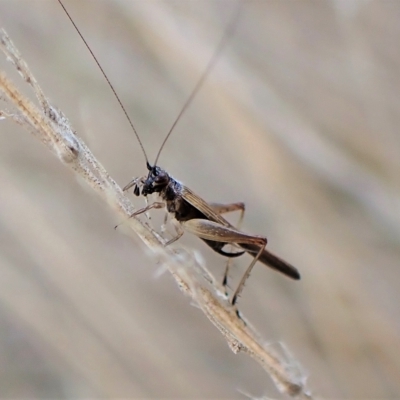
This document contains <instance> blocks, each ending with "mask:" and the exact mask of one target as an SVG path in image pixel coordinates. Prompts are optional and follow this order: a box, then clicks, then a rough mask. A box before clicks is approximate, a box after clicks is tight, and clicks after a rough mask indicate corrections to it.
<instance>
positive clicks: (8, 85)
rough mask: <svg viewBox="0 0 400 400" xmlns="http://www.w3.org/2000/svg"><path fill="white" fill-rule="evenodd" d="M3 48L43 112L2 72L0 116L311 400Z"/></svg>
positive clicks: (282, 384)
mask: <svg viewBox="0 0 400 400" xmlns="http://www.w3.org/2000/svg"><path fill="white" fill-rule="evenodd" d="M1 49H2V51H3V52H4V54H5V55H6V56H7V58H8V59H9V60H10V61H11V62H12V63H13V64H14V66H15V67H16V69H17V70H18V71H19V73H20V74H21V76H22V78H23V79H24V80H25V81H26V82H27V83H28V84H29V85H30V86H31V87H32V89H33V91H34V93H35V95H36V97H37V99H38V102H39V105H40V108H38V107H37V106H36V105H34V104H33V103H32V102H31V101H30V100H28V99H27V98H25V96H23V95H22V94H21V93H20V92H19V90H18V89H17V88H16V87H15V86H14V85H13V84H12V82H11V81H10V80H9V79H8V78H7V77H6V76H5V74H4V73H1V74H0V89H1V92H2V93H3V94H4V96H5V99H6V100H7V104H8V106H9V107H12V108H11V110H12V111H10V110H7V111H0V117H3V118H4V117H5V118H10V119H12V120H13V121H15V122H16V123H18V124H20V125H22V126H23V127H24V128H25V129H27V130H28V131H29V132H31V133H32V134H33V135H34V136H35V137H36V138H38V139H39V140H41V141H42V142H43V143H44V144H45V145H46V146H47V147H48V149H49V150H51V151H52V152H53V153H54V154H55V155H56V156H57V157H58V159H59V160H60V161H61V162H62V163H63V164H65V165H66V166H67V167H68V168H70V169H71V170H72V171H73V172H74V173H75V174H76V175H77V176H79V177H80V178H81V180H84V181H85V182H86V183H87V184H88V185H89V186H90V187H91V188H92V189H93V190H94V191H95V192H96V193H97V194H98V195H99V196H100V197H101V198H103V199H104V200H105V201H106V202H107V204H108V205H109V206H110V207H111V208H112V209H113V210H114V212H116V213H117V215H118V219H119V220H123V221H126V222H124V224H123V227H125V228H126V227H129V228H130V230H129V229H123V230H124V231H127V232H128V233H131V232H133V231H134V232H135V233H136V234H137V235H138V236H139V237H140V238H141V239H142V241H143V242H144V243H145V244H146V245H147V246H148V247H149V248H150V249H151V250H152V251H153V252H154V253H155V254H156V255H157V256H158V257H160V258H161V260H162V261H163V262H164V263H165V265H166V268H167V269H168V270H169V272H170V273H171V274H172V275H173V277H174V278H175V280H176V281H177V283H178V285H179V287H180V288H181V289H182V290H183V291H184V292H185V293H186V294H188V295H189V296H191V298H192V299H193V300H194V301H195V302H196V304H198V306H199V308H200V309H201V310H202V311H203V312H204V314H205V315H206V316H207V318H208V319H209V320H210V321H211V322H212V323H213V324H214V325H215V326H216V327H217V328H218V330H219V331H220V332H221V333H222V334H223V336H224V337H225V339H226V340H227V343H228V345H229V347H230V348H231V349H232V350H233V351H234V352H235V353H238V352H239V351H243V352H245V353H247V354H249V355H250V356H251V357H252V358H254V359H255V360H256V361H257V362H259V363H260V364H261V366H262V367H263V368H264V369H265V371H266V372H267V373H268V374H269V375H270V376H271V378H272V379H273V381H274V382H275V384H276V386H277V388H278V389H279V390H280V391H281V392H282V393H286V394H288V395H290V396H298V397H299V398H311V396H310V395H309V394H308V393H307V391H306V390H305V379H304V378H302V377H298V376H297V375H295V374H294V373H292V371H291V369H293V366H295V365H297V363H296V362H295V361H294V360H290V361H289V362H288V361H287V360H283V359H282V358H281V357H279V356H277V355H276V354H275V352H273V351H271V349H270V346H267V345H266V343H265V341H264V340H262V339H261V338H260V335H259V334H258V333H257V332H256V331H255V329H253V328H252V327H251V325H250V324H249V323H248V322H246V323H245V322H244V321H245V319H244V318H243V316H242V318H243V319H240V318H239V317H238V315H237V310H236V309H235V308H234V307H232V306H230V304H229V302H228V301H227V298H226V296H225V295H224V293H223V290H222V288H221V287H220V286H219V285H218V284H217V283H216V280H215V279H214V278H213V277H212V275H211V274H210V273H209V271H208V270H207V269H206V268H205V267H204V266H203V265H202V264H201V263H199V262H198V261H196V259H195V257H194V256H193V255H191V254H190V253H189V252H188V251H187V250H185V249H183V248H178V247H177V246H175V245H174V246H170V247H165V246H164V240H163V238H161V237H160V236H159V235H158V234H157V233H156V232H154V230H152V229H151V227H150V226H148V225H147V224H146V223H144V222H142V221H140V220H139V219H136V218H129V217H130V215H131V214H132V213H133V210H134V207H133V205H132V204H131V202H130V201H129V199H128V198H127V197H125V195H124V194H123V192H122V190H121V188H120V187H119V186H118V184H117V183H116V182H115V181H114V180H113V179H112V178H111V177H110V176H109V174H108V173H107V171H106V170H105V169H104V168H103V166H102V165H101V164H100V163H99V162H98V161H97V160H96V158H95V157H94V156H93V154H92V153H91V151H90V150H89V149H88V147H87V146H86V145H85V143H84V142H83V141H82V140H81V139H80V138H79V137H78V136H77V135H76V132H75V131H74V130H73V128H72V127H71V125H70V123H69V121H68V119H67V118H66V117H65V115H64V114H63V113H62V112H61V111H60V110H58V109H57V108H55V107H54V106H52V105H51V104H50V103H49V101H48V99H47V97H46V96H45V95H44V93H43V91H42V90H41V88H40V87H39V85H38V83H37V81H36V79H35V78H34V76H33V75H32V74H31V72H30V71H29V68H28V66H27V64H26V63H25V62H24V61H23V59H22V58H21V55H20V54H19V52H18V50H17V49H16V48H15V46H14V45H13V43H12V42H11V40H10V38H9V37H8V35H7V34H6V32H5V31H4V30H2V31H1ZM132 236H133V235H132Z"/></svg>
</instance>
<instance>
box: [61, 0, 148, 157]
mask: <svg viewBox="0 0 400 400" xmlns="http://www.w3.org/2000/svg"><path fill="white" fill-rule="evenodd" d="M58 2H59V3H60V5H61V7H62V8H63V10H64V12H65V14H67V17H68V18H69V20H70V21H71V23H72V25H73V26H74V28H75V30H76V31H77V32H78V35H79V36H80V37H81V39H82V41H83V43H84V44H85V46H86V47H87V49H88V50H89V52H90V54H91V55H92V57H93V59H94V61H95V62H96V64H97V66H98V67H99V68H100V71H101V73H102V74H103V76H104V78H105V79H106V81H107V83H108V86H110V88H111V90H112V92H113V93H114V96H115V98H116V99H117V101H118V103H119V105H120V106H121V108H122V111H123V112H124V114H125V116H126V118H127V120H128V122H129V125H130V126H131V128H132V130H133V132H134V133H135V136H136V138H137V140H138V142H139V144H140V147H141V148H142V151H143V154H144V158H145V159H146V163H148V162H149V161H148V158H147V154H146V152H145V150H144V147H143V144H142V141H141V140H140V137H139V135H138V133H137V132H136V129H135V127H134V125H133V122H132V120H131V119H130V118H129V115H128V113H127V111H126V109H125V107H124V105H123V104H122V101H121V99H120V98H119V96H118V95H117V92H116V91H115V89H114V86H113V85H112V84H111V82H110V80H109V79H108V77H107V75H106V73H105V72H104V70H103V68H102V67H101V65H100V63H99V62H98V60H97V58H96V56H95V55H94V53H93V51H92V49H91V48H90V46H89V45H88V43H87V42H86V40H85V38H84V37H83V35H82V34H81V32H80V30H79V29H78V27H77V26H76V24H75V22H74V20H73V19H72V17H71V16H70V15H69V12H68V11H67V9H66V8H65V6H64V4H63V3H62V1H61V0H58Z"/></svg>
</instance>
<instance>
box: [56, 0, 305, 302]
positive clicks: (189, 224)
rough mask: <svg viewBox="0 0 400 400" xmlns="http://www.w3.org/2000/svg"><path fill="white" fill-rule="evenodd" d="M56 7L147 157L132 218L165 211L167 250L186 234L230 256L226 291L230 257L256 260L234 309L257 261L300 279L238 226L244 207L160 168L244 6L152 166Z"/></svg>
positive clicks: (257, 237)
mask: <svg viewBox="0 0 400 400" xmlns="http://www.w3.org/2000/svg"><path fill="white" fill-rule="evenodd" d="M58 2H59V3H60V5H61V7H62V8H63V10H64V12H65V13H66V15H67V17H68V18H69V20H70V21H71V23H72V24H73V26H74V28H75V30H76V31H77V33H78V34H79V36H80V37H81V39H82V41H83V42H84V44H85V46H86V47H87V48H88V50H89V52H90V54H91V55H92V57H93V58H94V61H95V62H96V64H97V66H98V67H99V69H100V71H101V73H102V74H103V76H104V77H105V79H106V81H107V83H108V85H109V86H110V88H111V90H112V92H113V94H114V96H115V97H116V99H117V101H118V103H119V105H120V106H121V108H122V110H123V112H124V114H125V116H126V118H127V120H128V122H129V124H130V126H131V128H132V130H133V132H134V134H135V136H136V138H137V140H138V143H139V146H140V148H141V150H142V152H143V155H144V158H145V162H146V167H147V170H148V172H147V175H144V176H142V177H139V178H134V179H133V180H132V181H130V182H129V183H128V184H127V185H126V186H125V187H124V188H123V191H127V190H129V189H131V188H133V193H134V194H135V195H136V196H143V197H144V198H145V199H146V204H147V205H146V207H144V208H141V209H139V210H138V211H136V212H134V213H133V214H132V215H131V217H135V216H138V215H140V214H143V213H146V212H147V211H149V210H152V209H164V210H165V211H166V215H165V220H164V225H165V224H166V223H167V219H168V216H170V217H171V223H172V225H173V227H174V228H175V230H176V235H175V236H174V237H173V238H172V239H170V240H169V241H167V242H166V244H165V245H166V246H168V245H170V244H172V243H174V242H175V241H177V240H178V239H179V238H181V237H182V235H183V234H184V233H185V232H188V233H191V234H193V235H195V236H197V237H198V238H200V239H201V240H203V241H204V242H205V243H206V244H207V245H208V246H209V247H210V248H211V249H212V250H214V251H215V252H217V253H218V254H220V255H222V256H224V257H227V258H228V263H227V266H226V269H225V273H224V277H223V285H224V287H226V286H227V284H228V272H229V266H230V260H231V259H232V258H235V257H239V256H241V255H243V254H245V253H247V254H249V255H250V256H252V257H253V259H252V260H251V262H250V264H249V265H248V267H247V268H246V270H245V272H244V274H243V276H242V278H241V279H240V281H239V283H238V285H237V287H236V289H235V290H234V291H233V294H232V295H231V296H230V300H229V301H230V303H231V305H235V304H236V303H237V300H238V297H239V296H240V294H241V292H242V290H243V287H244V285H245V283H246V281H247V279H248V277H249V276H250V273H251V271H252V269H253V267H254V266H255V264H256V263H257V261H259V262H261V263H262V264H264V265H266V266H268V267H270V268H272V269H274V270H276V271H278V272H281V273H282V274H284V275H286V276H287V277H289V278H292V279H294V280H299V279H300V273H299V272H298V270H297V269H296V268H295V267H294V266H292V265H291V264H289V263H288V262H286V261H284V260H283V259H281V258H279V257H278V256H276V255H274V254H273V253H271V252H270V251H269V250H267V248H266V246H267V238H266V237H265V236H260V235H253V234H248V233H245V232H243V231H242V230H241V228H240V226H241V222H242V220H243V217H244V212H245V205H244V203H240V202H237V203H230V204H219V203H208V202H206V201H205V200H203V199H202V198H201V197H200V196H199V195H197V194H196V193H194V192H193V191H192V190H191V189H189V188H188V187H187V186H185V185H183V184H182V183H180V182H179V181H178V180H176V179H175V178H173V177H172V176H171V175H170V174H169V173H168V172H167V171H165V170H164V169H163V168H161V167H160V166H159V165H157V163H158V160H159V158H160V155H161V152H162V150H163V148H164V146H165V144H166V142H167V140H168V139H169V138H170V136H171V134H172V132H173V130H174V128H175V126H176V125H177V123H178V121H179V120H180V118H181V116H182V115H183V113H184V112H185V110H186V109H187V108H188V107H189V105H190V103H191V102H192V100H193V99H194V97H195V96H196V94H197V93H198V92H199V90H200V89H201V87H202V85H203V83H204V81H205V79H206V78H207V76H208V75H209V74H210V72H211V70H212V68H213V67H214V66H215V64H216V61H217V60H218V58H219V56H220V55H221V53H222V51H223V49H224V47H225V46H226V44H227V42H228V40H229V38H230V37H231V35H232V32H233V30H234V28H235V26H236V24H237V21H238V18H239V10H240V7H238V8H237V10H236V12H235V15H234V16H233V18H232V19H231V21H230V22H229V24H228V25H227V27H226V28H225V31H224V33H223V36H222V38H221V40H220V42H219V44H218V46H217V47H216V50H215V51H214V53H213V55H212V57H211V59H210V61H209V62H208V64H207V67H206V68H205V70H204V72H203V73H202V75H201V77H200V78H199V80H198V82H197V84H196V85H195V87H194V89H193V90H192V92H191V94H190V96H189V97H188V99H187V100H186V102H185V104H184V106H183V107H182V109H181V111H180V112H179V114H178V116H177V117H176V119H175V121H174V123H173V124H172V127H171V128H170V130H169V131H168V133H167V135H166V137H165V139H164V140H163V142H162V144H161V147H160V149H159V151H158V153H157V156H156V158H155V161H154V163H153V164H151V163H150V162H149V159H148V157H147V154H146V151H145V149H144V146H143V144H142V141H141V140H140V137H139V134H138V133H137V131H136V129H135V127H134V124H133V122H132V120H131V118H130V117H129V115H128V113H127V111H126V109H125V107H124V105H123V104H122V102H121V100H120V98H119V96H118V95H117V93H116V91H115V89H114V87H113V85H112V84H111V82H110V80H109V79H108V77H107V75H106V73H105V72H104V70H103V68H102V67H101V65H100V63H99V62H98V60H97V58H96V56H95V55H94V54H93V52H92V50H91V48H90V46H89V45H88V43H87V42H86V40H85V39H84V37H83V36H82V34H81V32H80V30H79V29H78V27H77V26H76V24H75V22H74V21H73V19H72V17H71V16H70V14H69V13H68V11H67V9H66V7H65V6H64V4H63V2H62V0H58ZM153 194H154V195H156V196H158V201H154V202H152V203H148V202H147V196H149V195H153ZM234 211H240V218H239V222H238V224H237V227H235V226H233V225H232V224H231V223H230V222H228V221H227V220H226V219H225V218H223V216H222V214H225V213H228V212H234ZM226 246H230V247H231V249H233V248H234V249H237V251H233V252H232V250H229V251H226V250H224V249H225V247H226Z"/></svg>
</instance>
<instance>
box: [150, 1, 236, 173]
mask: <svg viewBox="0 0 400 400" xmlns="http://www.w3.org/2000/svg"><path fill="white" fill-rule="evenodd" d="M241 5H242V3H241V2H240V3H239V5H238V7H237V8H236V10H235V12H234V14H233V17H232V19H231V20H230V22H229V23H228V25H227V27H226V28H225V31H224V33H223V35H222V38H221V40H220V42H219V43H218V46H217V47H216V49H215V50H214V53H213V55H212V56H211V58H210V61H209V62H208V64H207V67H206V69H205V70H204V72H203V73H202V75H201V76H200V79H199V80H198V81H197V83H196V86H195V87H194V89H193V90H192V93H191V94H190V96H189V97H188V99H187V100H186V102H185V104H184V105H183V107H182V110H181V111H180V112H179V114H178V116H177V117H176V119H175V121H174V123H173V124H172V126H171V129H170V130H169V131H168V133H167V136H166V137H165V139H164V141H163V142H162V144H161V147H160V150H158V153H157V157H156V159H155V161H154V165H157V161H158V159H159V157H160V154H161V151H162V149H163V148H164V146H165V143H166V142H167V140H168V139H169V137H170V136H171V133H172V131H173V130H174V128H175V126H176V124H177V123H178V121H179V120H180V118H181V116H182V115H183V113H184V112H185V111H186V109H187V108H188V107H189V105H190V103H191V102H192V100H193V99H194V98H195V96H196V94H197V93H198V92H199V90H200V89H201V87H202V86H203V83H204V81H205V80H206V78H207V76H208V74H209V73H210V71H211V70H212V69H213V67H214V66H215V63H216V62H217V60H218V58H219V56H220V54H221V52H222V50H223V49H224V47H225V46H226V44H227V43H228V41H229V39H230V38H231V37H232V33H233V31H234V29H235V28H236V25H237V21H238V19H239V15H240V10H241V8H242V7H241Z"/></svg>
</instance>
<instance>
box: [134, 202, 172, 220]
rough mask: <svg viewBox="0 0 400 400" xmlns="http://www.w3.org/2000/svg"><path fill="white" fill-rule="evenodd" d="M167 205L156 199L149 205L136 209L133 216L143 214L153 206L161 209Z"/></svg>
mask: <svg viewBox="0 0 400 400" xmlns="http://www.w3.org/2000/svg"><path fill="white" fill-rule="evenodd" d="M164 207H165V203H163V202H161V201H155V202H154V203H151V204H149V205H147V206H146V207H143V208H141V209H140V210H137V211H135V212H134V213H133V214H132V215H131V217H136V216H137V215H139V214H143V213H145V212H147V211H149V210H152V209H153V208H155V209H159V208H164Z"/></svg>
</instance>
